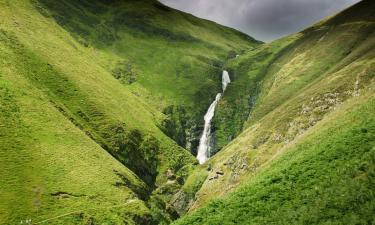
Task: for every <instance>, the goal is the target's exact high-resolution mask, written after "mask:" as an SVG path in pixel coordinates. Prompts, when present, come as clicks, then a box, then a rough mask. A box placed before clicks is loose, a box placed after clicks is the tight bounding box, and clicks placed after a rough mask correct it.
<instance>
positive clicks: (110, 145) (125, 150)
mask: <svg viewBox="0 0 375 225" xmlns="http://www.w3.org/2000/svg"><path fill="white" fill-rule="evenodd" d="M0 9H1V11H2V17H3V18H4V19H3V20H1V22H0V49H1V51H0V56H1V58H0V59H1V61H0V64H1V73H0V79H1V103H2V104H1V121H2V122H1V126H0V133H1V138H0V141H1V151H0V154H1V157H0V158H1V159H0V160H1V177H2V179H4V180H5V181H6V182H2V184H1V193H0V202H1V207H0V212H1V216H0V217H1V222H0V223H7V224H17V223H20V221H21V220H26V219H29V218H30V219H32V220H33V222H34V223H36V222H38V221H44V220H46V221H45V223H53V224H72V223H73V224H74V223H78V224H80V223H91V221H93V222H94V223H108V224H118V223H129V224H149V223H156V221H155V220H160V221H170V220H171V218H170V217H172V216H173V215H172V214H173V213H170V212H167V208H166V207H167V206H166V202H164V201H168V198H169V196H170V195H171V194H173V193H175V192H177V191H178V189H179V188H180V186H181V185H182V184H183V182H184V180H185V179H186V178H187V175H188V173H189V172H190V170H191V169H189V170H185V169H184V168H191V167H194V165H193V164H195V163H196V160H195V159H194V157H193V156H192V155H191V154H190V153H189V152H188V151H186V150H185V149H183V148H181V147H180V146H179V145H178V143H176V142H175V141H174V140H172V139H171V138H170V137H168V136H167V135H165V134H164V132H165V133H167V134H170V131H168V130H166V129H165V127H164V124H165V121H167V120H170V119H168V117H169V116H170V115H166V114H164V113H165V109H166V107H167V106H171V107H172V108H173V107H182V108H186V109H185V110H186V111H187V112H188V117H189V118H188V119H189V124H190V125H189V126H190V127H189V129H191V130H193V132H192V134H191V137H192V138H193V139H194V138H196V136H198V135H199V133H200V128H199V126H198V125H197V124H199V123H201V120H202V117H201V115H200V114H202V113H203V109H204V108H206V106H207V105H208V104H209V102H210V99H209V96H210V95H213V93H214V92H216V89H219V88H220V79H219V74H220V70H221V68H220V66H221V65H222V63H223V61H224V60H226V57H227V53H228V52H229V51H231V50H239V49H246V48H248V46H250V45H257V44H258V42H256V41H254V40H253V39H251V38H249V37H247V36H246V35H243V34H241V33H239V32H237V31H235V30H232V29H229V28H225V27H222V26H219V25H217V24H214V23H212V22H208V21H203V20H200V19H196V18H194V17H193V16H191V15H187V14H184V13H181V12H177V11H174V10H172V9H169V8H167V7H164V6H162V5H160V4H159V3H157V2H154V1H137V2H134V1H121V2H120V1H113V2H112V3H105V2H103V1H95V2H91V1H90V2H89V1H80V2H75V1H70V0H65V1H59V2H56V1H47V0H40V1H36V0H30V1H4V2H1V3H0ZM167 17H169V18H172V19H166V18H167ZM171 24H172V25H173V26H171ZM225 35H226V36H227V37H228V38H229V39H228V38H227V37H224V36H225ZM194 84H199V85H200V86H199V85H194ZM189 86H192V87H195V89H194V88H192V89H191V90H190V89H188V87H189ZM202 87H205V88H204V89H205V91H201V90H202V89H203V88H202ZM206 95H207V98H206ZM202 96H204V97H202ZM198 105H199V108H200V110H198V111H195V109H196V108H197V106H198ZM180 120H181V118H179V117H177V118H175V119H172V121H171V123H172V127H173V126H175V125H174V124H177V123H179V122H180ZM178 129H179V130H178V132H180V133H181V132H185V130H182V128H178ZM184 129H185V128H184ZM194 129H195V130H194ZM171 137H173V136H172V135H171ZM179 144H180V145H183V146H184V147H185V145H186V140H183V141H182V142H181V143H179ZM192 148H193V147H192ZM108 153H109V154H108ZM168 169H170V170H172V171H173V172H174V173H176V174H179V175H178V176H179V183H177V184H176V185H175V187H174V188H170V189H171V191H172V193H171V194H169V195H167V194H164V193H161V194H159V193H160V190H163V189H164V188H165V187H167V186H168V184H167V183H166V181H167V178H166V171H167V170H168ZM159 197H160V198H161V199H162V201H161V204H159V205H157V206H156V207H154V206H153V205H152V204H153V200H152V199H154V198H159ZM14 203H15V204H14ZM158 207H160V208H158ZM50 218H51V220H48V219H50Z"/></svg>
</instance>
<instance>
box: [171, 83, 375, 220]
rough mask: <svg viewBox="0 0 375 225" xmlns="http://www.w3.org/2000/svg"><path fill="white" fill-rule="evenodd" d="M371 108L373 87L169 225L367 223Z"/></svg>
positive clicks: (374, 128) (374, 161) (374, 130)
mask: <svg viewBox="0 0 375 225" xmlns="http://www.w3.org/2000/svg"><path fill="white" fill-rule="evenodd" d="M372 88H374V86H372ZM374 109H375V98H374V95H373V91H370V93H366V94H364V96H361V97H355V98H354V99H352V100H351V101H349V102H348V103H347V105H346V106H343V107H341V108H340V109H339V112H337V113H332V114H331V115H329V116H327V117H326V119H325V120H324V121H322V122H321V123H320V124H319V125H317V127H315V128H314V129H313V130H311V132H310V133H309V134H308V135H306V137H305V138H303V140H300V141H297V142H296V143H295V144H294V145H293V146H290V147H289V148H288V149H287V152H286V153H285V154H283V155H282V156H280V157H279V158H277V159H275V160H274V161H272V162H271V163H270V164H268V165H266V166H265V167H264V168H263V169H261V171H260V172H259V173H257V174H256V175H255V176H254V177H253V178H252V179H250V180H249V181H248V182H246V184H244V185H243V186H241V187H240V188H239V189H237V190H236V191H235V192H233V193H231V194H230V195H228V196H226V197H224V198H222V199H218V200H214V201H212V202H210V203H209V204H208V205H207V206H205V207H203V208H201V209H198V210H197V212H195V213H193V214H192V215H188V216H186V217H183V218H182V219H181V220H179V221H177V222H176V223H174V224H189V225H190V224H199V225H201V224H373V223H374V222H375V217H374V214H373V212H374V210H375V202H374V195H375V191H374V188H373V187H374V180H375V177H374V175H375V170H374V168H375V167H374V165H375V148H374V146H375V142H374V140H375V120H374V116H373V112H374ZM332 120H334V121H335V122H334V123H332Z"/></svg>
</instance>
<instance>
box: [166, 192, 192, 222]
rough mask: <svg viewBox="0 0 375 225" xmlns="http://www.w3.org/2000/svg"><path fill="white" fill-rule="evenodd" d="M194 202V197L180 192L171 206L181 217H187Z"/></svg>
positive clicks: (173, 198) (173, 199)
mask: <svg viewBox="0 0 375 225" xmlns="http://www.w3.org/2000/svg"><path fill="white" fill-rule="evenodd" d="M193 202H194V196H191V195H189V194H187V193H186V192H185V191H183V190H180V191H179V192H177V193H176V194H175V195H174V196H173V197H172V199H171V206H173V209H174V210H175V212H177V214H178V215H179V216H183V215H185V213H186V212H187V211H188V210H189V208H190V207H191V205H192V204H193Z"/></svg>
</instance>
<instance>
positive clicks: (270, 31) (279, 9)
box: [160, 0, 359, 41]
mask: <svg viewBox="0 0 375 225" xmlns="http://www.w3.org/2000/svg"><path fill="white" fill-rule="evenodd" d="M160 1H161V2H162V3H164V4H166V5H168V6H171V7H173V8H176V9H180V10H182V11H185V12H189V13H192V14H194V15H196V16H199V17H202V18H206V19H209V20H213V21H216V22H218V23H220V24H224V25H227V26H230V27H234V28H236V29H239V30H241V31H243V32H245V33H247V34H249V35H251V36H253V37H255V38H257V39H259V40H263V41H270V40H274V39H277V38H280V37H282V36H284V35H287V34H290V33H294V32H297V31H300V30H301V29H303V28H305V27H306V26H309V25H311V24H313V23H314V22H317V21H319V20H320V19H322V18H324V17H326V16H329V15H331V14H333V13H337V12H339V11H341V10H343V9H345V8H346V7H348V6H350V5H352V4H355V3H356V2H359V0H160Z"/></svg>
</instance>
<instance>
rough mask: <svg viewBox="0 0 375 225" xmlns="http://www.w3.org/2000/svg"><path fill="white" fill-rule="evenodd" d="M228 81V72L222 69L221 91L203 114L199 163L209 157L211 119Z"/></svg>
mask: <svg viewBox="0 0 375 225" xmlns="http://www.w3.org/2000/svg"><path fill="white" fill-rule="evenodd" d="M230 82H231V81H230V77H229V73H228V72H227V71H226V70H224V71H223V75H222V80H221V83H222V88H223V93H218V94H217V95H216V98H215V100H214V101H213V102H212V103H211V105H210V107H209V108H208V110H207V113H206V115H204V129H203V133H202V137H201V139H200V140H199V147H198V155H197V159H198V161H199V163H200V164H203V163H205V162H206V161H207V159H208V158H209V157H210V151H211V148H212V143H211V121H212V118H213V117H214V115H215V108H216V105H217V103H219V101H220V99H221V96H222V95H223V94H224V92H225V90H226V89H227V86H228V84H229V83H230Z"/></svg>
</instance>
